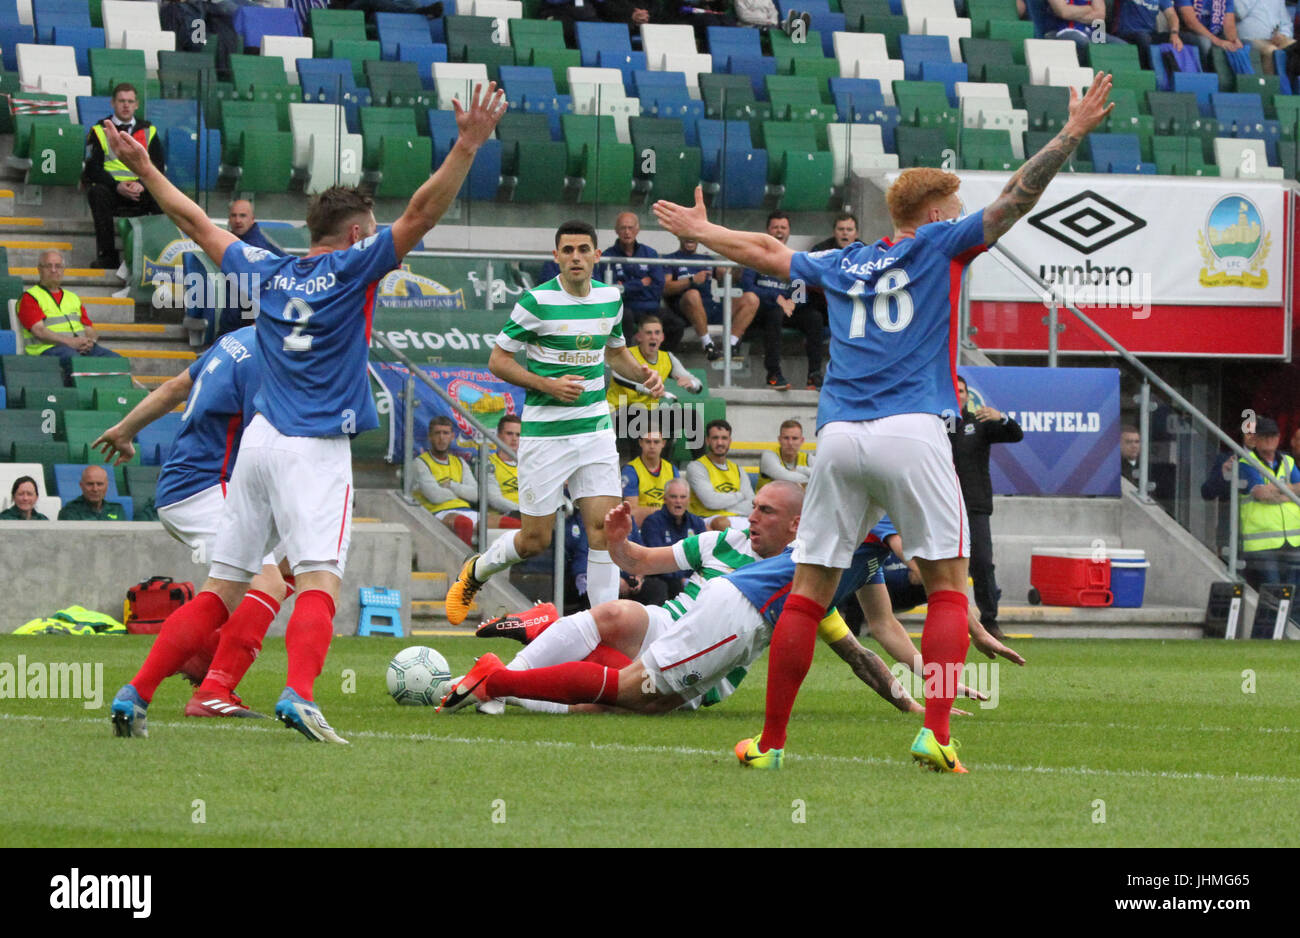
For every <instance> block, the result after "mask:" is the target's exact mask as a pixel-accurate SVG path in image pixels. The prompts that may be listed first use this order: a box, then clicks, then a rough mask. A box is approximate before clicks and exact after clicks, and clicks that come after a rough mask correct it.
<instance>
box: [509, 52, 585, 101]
mask: <svg viewBox="0 0 1300 938" xmlns="http://www.w3.org/2000/svg"><path fill="white" fill-rule="evenodd" d="M516 63H517V64H519V65H538V66H541V67H543V68H549V69H550V70H551V74H552V75H553V76H554V78H555V90H556V93H558V94H568V93H569V69H571V68H578V67H580V66H581V65H582V53H581V52H579V51H578V50H577V49H550V48H547V49H539V48H534V49H533V56H532V59H531V60H530V61H528V62H520V61H518V58H516Z"/></svg>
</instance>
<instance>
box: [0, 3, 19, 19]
mask: <svg viewBox="0 0 1300 938" xmlns="http://www.w3.org/2000/svg"><path fill="white" fill-rule="evenodd" d="M17 22H18V0H0V23H17Z"/></svg>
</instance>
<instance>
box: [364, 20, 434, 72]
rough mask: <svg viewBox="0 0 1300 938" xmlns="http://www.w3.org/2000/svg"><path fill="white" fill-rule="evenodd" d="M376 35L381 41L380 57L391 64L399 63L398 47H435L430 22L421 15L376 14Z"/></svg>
mask: <svg viewBox="0 0 1300 938" xmlns="http://www.w3.org/2000/svg"><path fill="white" fill-rule="evenodd" d="M375 33H376V35H377V36H378V39H379V51H380V55H381V56H382V57H383V58H384V59H385V60H386V61H389V62H395V61H397V47H398V46H399V45H400V44H402V43H403V42H405V43H407V44H408V45H412V46H415V45H433V36H432V34H431V33H430V32H429V21H428V19H426V18H425V17H424V16H422V15H420V14H419V13H376V14H375Z"/></svg>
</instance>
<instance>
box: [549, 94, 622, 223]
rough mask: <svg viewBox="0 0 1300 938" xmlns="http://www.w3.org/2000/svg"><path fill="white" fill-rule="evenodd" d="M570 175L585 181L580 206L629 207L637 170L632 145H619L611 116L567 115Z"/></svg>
mask: <svg viewBox="0 0 1300 938" xmlns="http://www.w3.org/2000/svg"><path fill="white" fill-rule="evenodd" d="M560 126H561V128H563V131H564V144H565V148H566V149H567V151H568V155H569V175H570V176H572V177H575V178H581V179H583V180H585V184H584V185H583V187H582V190H581V193H580V194H579V197H578V201H579V202H584V203H586V202H598V203H601V204H605V203H611V204H626V203H627V201H628V199H629V196H630V195H631V182H632V177H633V174H634V171H635V169H636V160H635V159H634V154H633V150H632V144H630V143H619V142H618V133H617V131H616V130H615V129H614V118H613V117H611V116H609V115H603V116H597V115H584V114H563V115H561V116H560Z"/></svg>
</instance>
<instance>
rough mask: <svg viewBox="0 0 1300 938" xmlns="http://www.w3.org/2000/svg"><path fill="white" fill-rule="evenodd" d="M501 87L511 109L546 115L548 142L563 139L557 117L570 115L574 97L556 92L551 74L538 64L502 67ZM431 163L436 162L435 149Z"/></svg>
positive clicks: (552, 73) (553, 74) (547, 69)
mask: <svg viewBox="0 0 1300 938" xmlns="http://www.w3.org/2000/svg"><path fill="white" fill-rule="evenodd" d="M501 87H502V88H504V89H505V92H506V100H507V101H508V102H510V106H511V107H512V108H515V109H517V110H521V111H524V112H526V113H529V114H545V115H546V117H547V121H548V123H549V125H550V128H551V139H552V140H563V139H564V133H563V130H562V128H561V126H560V116H561V115H563V114H571V113H572V112H573V96H572V95H567V94H560V93H559V92H558V91H556V90H555V73H554V72H552V71H551V70H550V69H549V68H545V67H543V66H540V65H502V66H501ZM434 162H435V164H436V163H437V162H438V159H437V154H436V148H435V155H434Z"/></svg>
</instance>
